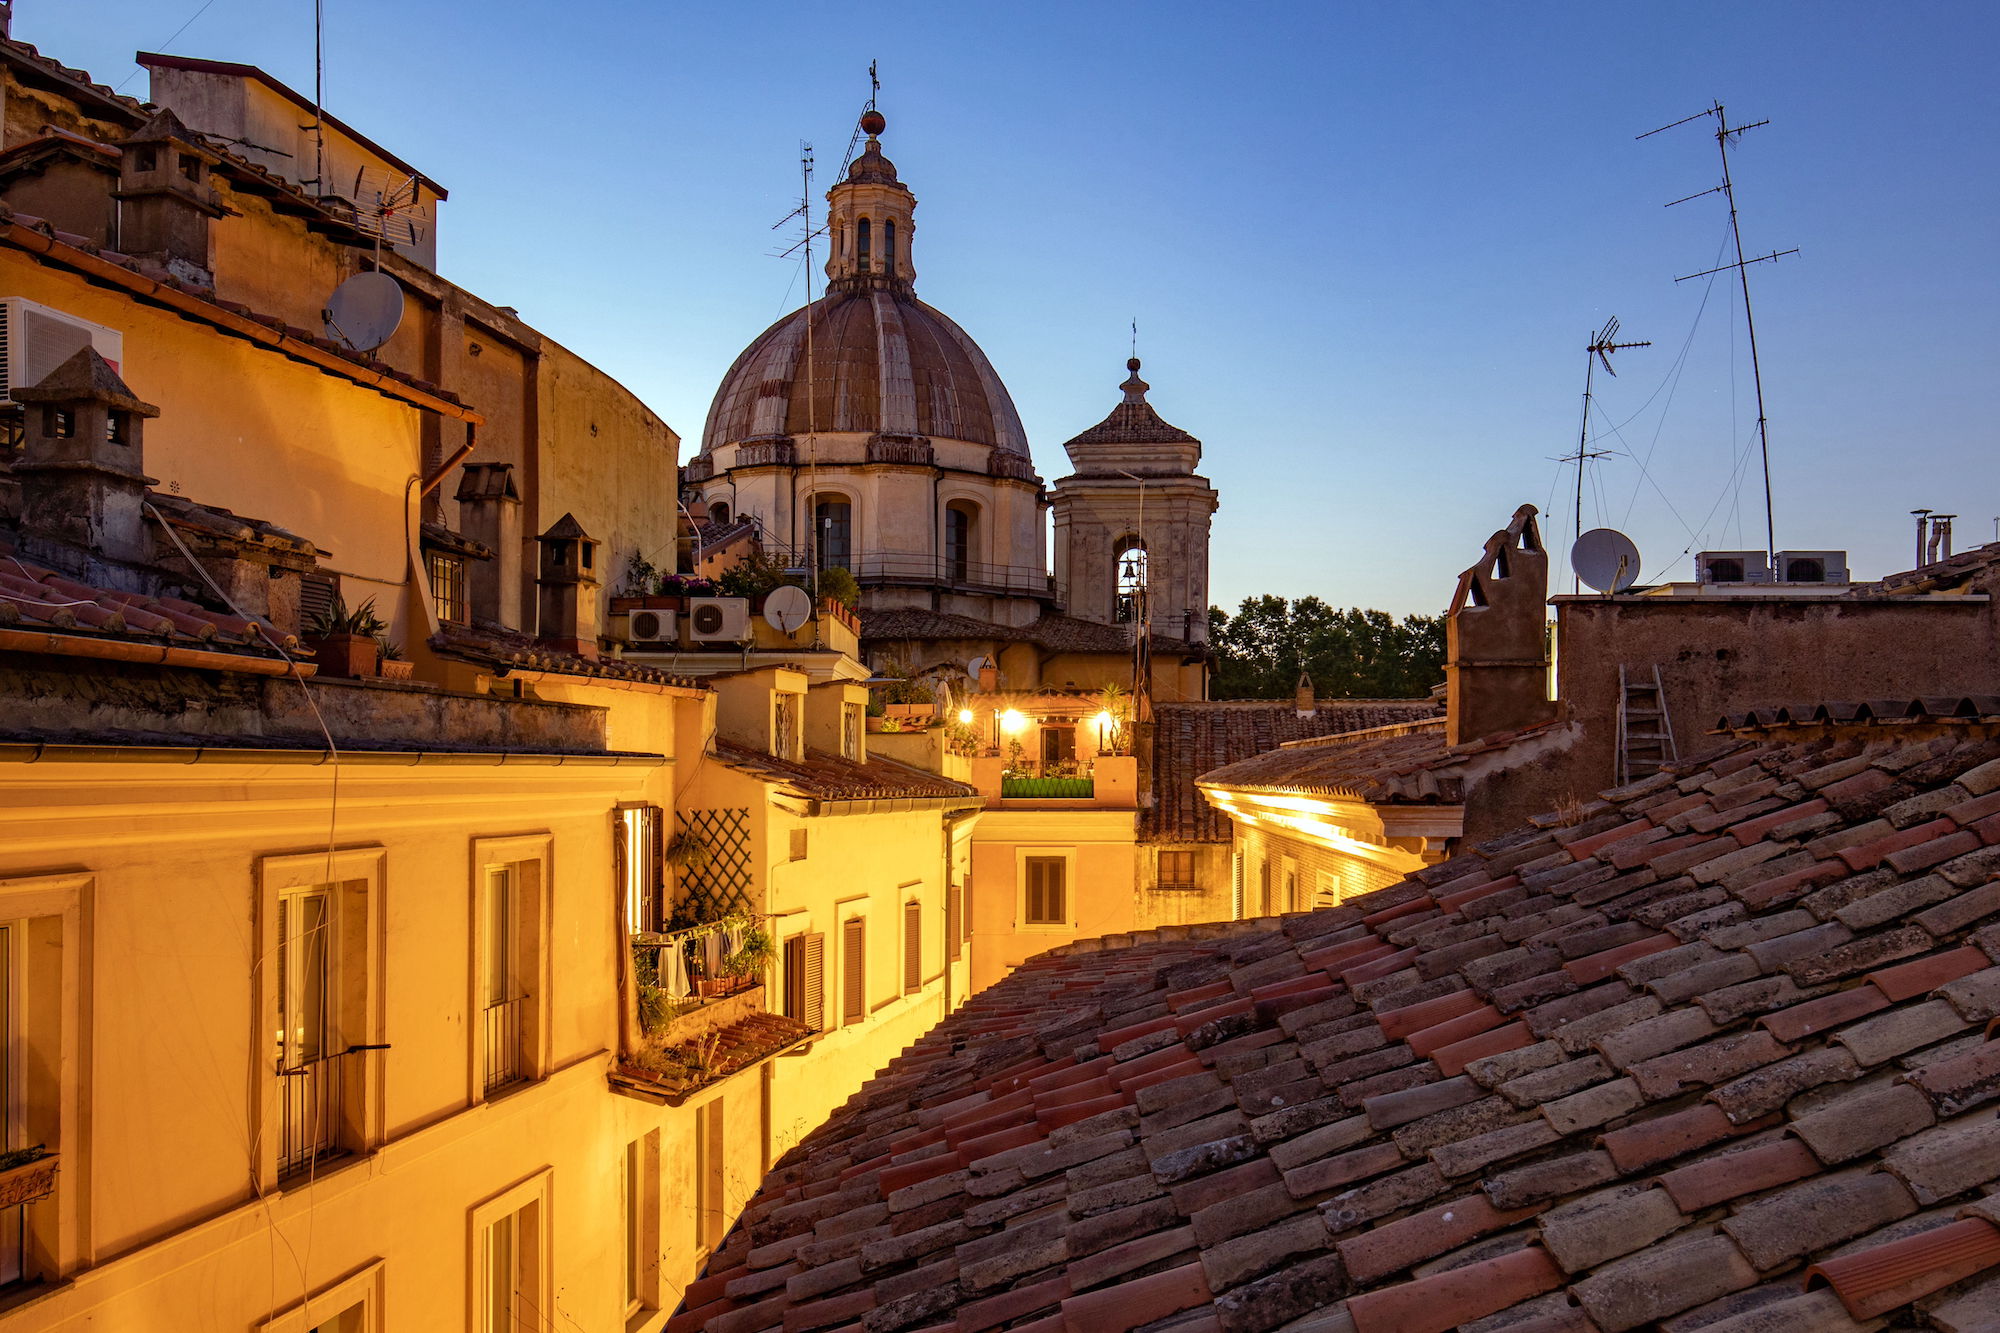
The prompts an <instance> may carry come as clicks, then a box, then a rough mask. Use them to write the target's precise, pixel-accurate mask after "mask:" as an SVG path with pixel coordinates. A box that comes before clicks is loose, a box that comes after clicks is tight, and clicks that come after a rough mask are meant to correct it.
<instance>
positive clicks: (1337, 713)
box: [1139, 699, 1438, 842]
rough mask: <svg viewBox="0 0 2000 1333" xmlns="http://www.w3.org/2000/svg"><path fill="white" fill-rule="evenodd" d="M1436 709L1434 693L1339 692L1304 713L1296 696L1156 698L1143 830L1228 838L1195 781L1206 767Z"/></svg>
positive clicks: (1167, 838) (1160, 836)
mask: <svg viewBox="0 0 2000 1333" xmlns="http://www.w3.org/2000/svg"><path fill="white" fill-rule="evenodd" d="M1437 713H1438V706H1437V704H1436V702H1435V701H1433V700H1430V699H1340V700H1334V701H1331V702H1325V703H1321V704H1319V705H1318V706H1317V707H1315V708H1314V709H1313V710H1312V711H1311V712H1309V713H1306V714H1304V715H1303V716H1301V715H1300V713H1299V710H1298V709H1297V707H1296V706H1295V705H1294V704H1293V701H1292V700H1290V699H1240V700H1216V701H1209V702H1203V703H1181V704H1157V705H1155V706H1154V709H1153V721H1154V727H1153V804H1152V806H1151V807H1150V808H1149V809H1146V810H1142V811H1140V813H1139V836H1140V838H1141V839H1142V840H1145V841H1150V842H1228V841H1229V819H1228V817H1227V816H1226V815H1224V814H1222V813H1221V812H1220V811H1219V810H1217V809H1215V807H1213V806H1211V805H1210V804H1209V803H1208V802H1207V801H1206V800H1205V799H1203V797H1202V794H1201V792H1200V791H1199V790H1198V789H1197V788H1196V787H1195V782H1196V781H1197V780H1198V779H1199V778H1200V777H1201V776H1202V775H1203V774H1205V773H1211V772H1213V771H1215V770H1216V769H1219V768H1221V767H1223V766H1224V765H1225V764H1234V763H1237V762H1239V761H1241V760H1245V759H1249V758H1250V757H1251V756H1253V755H1260V754H1263V753H1265V752H1266V751H1268V750H1275V749H1277V748H1278V747H1279V746H1280V745H1282V744H1284V743H1285V742H1286V741H1295V740H1304V739H1306V738H1307V737H1311V736H1330V735H1333V734H1335V733H1337V732H1344V731H1360V730H1362V729H1363V728H1370V727H1382V726H1389V725H1392V724H1396V723H1403V722H1416V721H1421V720H1423V719H1426V718H1432V717H1435V716H1437Z"/></svg>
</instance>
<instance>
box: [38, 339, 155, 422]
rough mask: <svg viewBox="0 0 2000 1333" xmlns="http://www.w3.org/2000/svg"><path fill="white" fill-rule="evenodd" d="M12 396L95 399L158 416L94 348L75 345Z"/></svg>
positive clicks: (41, 399)
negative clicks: (65, 357)
mask: <svg viewBox="0 0 2000 1333" xmlns="http://www.w3.org/2000/svg"><path fill="white" fill-rule="evenodd" d="M14 397H15V398H16V399H18V400H19V401H21V402H24V403H76V402H96V403H104V404H106V405H107V406H110V407H115V408H118V409H120V410H122V411H126V412H131V413H133V414H135V415H137V416H142V417H156V416H158V415H160V409H159V408H157V407H155V406H153V405H152V404H151V403H148V402H142V401H141V400H140V398H139V396H138V395H137V394H135V393H133V392H132V390H131V389H129V388H127V387H126V385H125V381H124V380H122V379H120V378H118V372H117V371H116V370H114V369H113V368H112V366H111V363H110V362H109V361H106V360H105V359H104V358H103V357H102V356H100V355H98V352H97V349H96V348H95V347H83V348H79V349H78V350H77V352H76V354H75V355H74V356H72V357H70V358H69V360H67V361H65V362H63V363H62V364H61V365H59V366H57V367H56V368H55V369H54V370H51V371H50V372H49V373H48V374H46V375H44V376H42V379H41V382H40V383H38V384H30V385H27V386H25V387H22V388H19V389H16V390H14Z"/></svg>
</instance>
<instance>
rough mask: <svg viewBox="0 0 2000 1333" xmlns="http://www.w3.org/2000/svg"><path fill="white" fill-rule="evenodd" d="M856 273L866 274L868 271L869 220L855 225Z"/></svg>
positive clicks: (865, 219) (863, 220)
mask: <svg viewBox="0 0 2000 1333" xmlns="http://www.w3.org/2000/svg"><path fill="white" fill-rule="evenodd" d="M854 271H855V272H856V273H866V272H867V271H868V219H867V218H863V219H861V221H859V222H857V223H855V224H854Z"/></svg>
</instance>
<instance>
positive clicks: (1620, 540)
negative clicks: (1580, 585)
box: [1569, 528, 1639, 593]
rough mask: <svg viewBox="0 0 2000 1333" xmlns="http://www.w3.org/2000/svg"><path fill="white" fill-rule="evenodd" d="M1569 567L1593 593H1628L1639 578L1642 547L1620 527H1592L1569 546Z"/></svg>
mask: <svg viewBox="0 0 2000 1333" xmlns="http://www.w3.org/2000/svg"><path fill="white" fill-rule="evenodd" d="M1569 567H1570V568H1571V569H1573V570H1575V571H1576V575H1577V577H1578V578H1580V579H1582V580H1583V581H1584V582H1585V583H1587V584H1589V585H1590V587H1591V590H1592V591H1593V592H1602V593H1614V592H1624V591H1625V590H1626V589H1627V588H1629V587H1631V586H1632V585H1633V584H1634V583H1637V582H1638V581H1639V548H1638V547H1637V546H1634V545H1633V544H1632V539H1631V538H1630V537H1627V536H1626V535H1625V534H1624V533H1622V532H1620V531H1618V530H1617V529H1616V528H1592V529H1591V530H1590V531H1589V532H1586V533H1584V534H1583V535H1582V536H1580V537H1578V538H1577V539H1576V544H1575V545H1574V546H1572V547H1570V548H1569Z"/></svg>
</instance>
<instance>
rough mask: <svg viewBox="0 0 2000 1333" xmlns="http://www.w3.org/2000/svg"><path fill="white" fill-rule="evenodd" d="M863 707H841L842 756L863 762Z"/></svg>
mask: <svg viewBox="0 0 2000 1333" xmlns="http://www.w3.org/2000/svg"><path fill="white" fill-rule="evenodd" d="M861 715H862V714H861V705H860V704H842V705H841V706H840V756H841V758H843V759H852V760H853V761H854V762H855V763H857V764H858V763H860V762H861V761H862V755H861V728H862V722H861Z"/></svg>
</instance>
